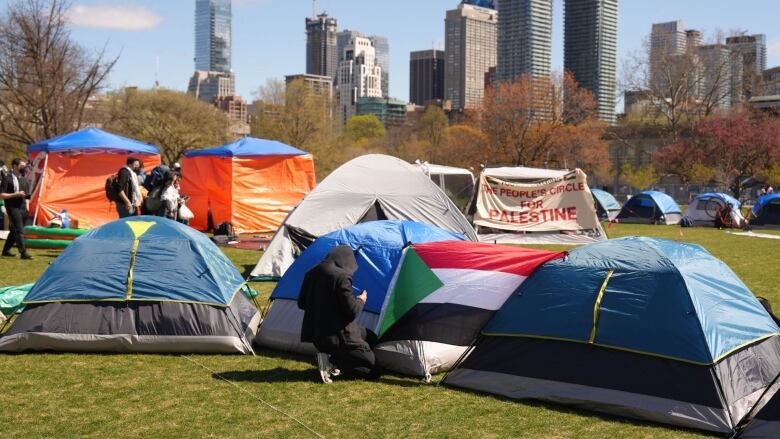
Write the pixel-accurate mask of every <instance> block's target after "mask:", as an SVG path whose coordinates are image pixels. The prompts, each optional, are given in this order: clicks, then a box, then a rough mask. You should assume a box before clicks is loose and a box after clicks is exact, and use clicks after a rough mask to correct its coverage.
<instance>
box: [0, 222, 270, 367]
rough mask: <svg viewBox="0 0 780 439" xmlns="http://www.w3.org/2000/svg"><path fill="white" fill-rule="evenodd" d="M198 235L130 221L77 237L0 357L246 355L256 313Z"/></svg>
mask: <svg viewBox="0 0 780 439" xmlns="http://www.w3.org/2000/svg"><path fill="white" fill-rule="evenodd" d="M244 287H245V283H244V280H243V278H242V276H241V274H240V273H239V272H238V271H237V270H236V268H235V267H234V266H233V264H232V263H231V262H230V260H229V259H228V258H227V257H226V256H225V255H224V254H222V252H221V251H219V249H218V248H217V247H216V245H214V244H213V243H212V242H211V241H210V240H209V239H208V238H207V237H206V236H205V235H203V234H202V233H200V232H198V231H196V230H194V229H192V228H190V227H187V226H185V225H182V224H179V223H177V222H174V221H171V220H168V219H165V218H159V217H153V216H140V217H129V218H124V219H120V220H117V221H114V222H111V223H108V224H106V225H104V226H102V227H99V228H97V229H93V230H91V231H90V232H88V233H87V234H85V235H83V236H81V237H79V238H78V239H76V240H75V241H73V244H71V245H70V246H68V248H67V249H65V251H63V252H62V254H61V255H60V256H59V257H58V258H57V259H56V260H55V261H54V263H52V265H50V266H49V268H47V269H46V271H45V272H44V273H43V275H42V276H41V277H40V279H38V281H37V282H36V283H35V285H34V286H33V288H32V290H30V292H29V293H28V294H27V297H26V298H25V300H24V302H23V303H24V305H25V309H24V311H23V312H22V313H21V315H19V317H18V318H17V319H16V321H14V323H13V325H12V326H11V328H10V329H9V330H8V332H7V333H6V334H5V335H3V336H2V337H0V351H10V352H20V351H42V350H51V351H70V352H155V353H252V347H251V340H252V339H253V338H254V335H255V331H256V329H257V325H258V324H259V323H260V313H259V312H258V310H257V308H256V307H255V306H254V304H253V303H252V302H251V301H250V300H249V299H248V298H247V297H245V296H244V293H243V292H242V290H243V288H244Z"/></svg>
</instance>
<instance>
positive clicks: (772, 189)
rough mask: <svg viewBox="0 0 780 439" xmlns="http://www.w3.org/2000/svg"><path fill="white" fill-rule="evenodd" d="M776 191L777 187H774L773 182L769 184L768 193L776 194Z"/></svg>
mask: <svg viewBox="0 0 780 439" xmlns="http://www.w3.org/2000/svg"><path fill="white" fill-rule="evenodd" d="M774 193H775V188H773V187H772V185H771V184H770V185H769V186H767V188H766V194H767V195H769V194H774Z"/></svg>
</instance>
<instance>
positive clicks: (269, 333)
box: [256, 221, 464, 353]
mask: <svg viewBox="0 0 780 439" xmlns="http://www.w3.org/2000/svg"><path fill="white" fill-rule="evenodd" d="M459 239H464V237H463V235H462V234H458V233H454V232H449V231H446V230H442V229H439V228H438V227H434V226H429V225H427V224H420V223H415V222H412V221H372V222H369V223H365V224H358V225H355V226H352V227H347V228H344V229H341V230H337V231H335V232H332V233H328V234H327V235H325V236H322V237H320V238H319V239H317V240H316V241H314V243H313V244H311V245H310V246H309V247H308V248H307V249H306V250H305V251H304V252H303V254H301V256H300V257H299V258H298V259H296V260H295V262H294V263H293V264H292V266H291V267H290V268H289V269H288V270H287V272H286V273H285V274H284V276H283V277H282V278H281V279H280V280H279V283H278V284H277V285H276V288H274V291H273V293H272V294H271V301H272V302H271V306H270V308H269V310H268V313H267V315H266V318H265V321H264V322H263V325H262V326H261V327H260V331H259V334H258V336H257V338H256V341H257V343H258V344H259V345H261V346H265V347H270V348H274V349H279V350H284V351H288V352H300V353H314V352H315V351H314V347H313V346H311V344H308V343H306V344H304V343H301V323H302V322H303V311H301V310H300V309H298V305H297V300H298V293H299V292H300V290H301V285H302V284H303V278H304V276H305V275H306V273H307V272H308V271H309V270H310V269H311V268H312V267H314V266H315V265H317V264H319V263H320V262H322V261H323V260H324V259H325V257H326V256H327V255H328V253H329V252H330V250H331V249H332V248H334V247H336V246H338V245H348V246H350V247H352V248H353V249H355V250H356V252H355V258H356V259H357V263H358V270H357V271H356V272H355V276H354V278H353V280H352V285H353V288H354V289H355V292H356V293H357V294H359V293H360V292H361V291H363V290H366V291H367V292H368V302H366V305H365V307H364V308H363V312H362V313H361V314H360V316H359V317H358V321H359V322H360V323H361V324H362V325H363V326H365V327H367V328H374V327H375V326H376V322H377V319H378V317H379V312H380V311H381V309H382V304H383V303H384V299H385V295H386V293H387V290H388V288H387V287H388V285H389V284H390V279H391V278H392V277H393V274H394V273H395V269H396V266H397V264H398V260H399V259H400V258H401V254H402V252H403V249H404V247H405V246H407V245H409V244H413V243H421V242H431V241H452V240H459Z"/></svg>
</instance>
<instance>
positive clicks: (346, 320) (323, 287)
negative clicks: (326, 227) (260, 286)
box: [298, 245, 380, 383]
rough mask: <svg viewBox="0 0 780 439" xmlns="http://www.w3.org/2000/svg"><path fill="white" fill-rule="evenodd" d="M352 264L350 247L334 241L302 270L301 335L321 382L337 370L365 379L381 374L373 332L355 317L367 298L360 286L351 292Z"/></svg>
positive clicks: (355, 267) (353, 261) (333, 374)
mask: <svg viewBox="0 0 780 439" xmlns="http://www.w3.org/2000/svg"><path fill="white" fill-rule="evenodd" d="M357 268H358V266H357V261H356V260H355V255H354V253H353V251H352V249H351V248H350V247H349V246H346V245H340V246H337V247H335V248H333V249H332V250H331V251H330V253H329V254H328V256H327V257H326V258H325V260H323V261H322V262H321V263H319V264H318V265H316V266H315V267H314V268H312V269H311V270H309V272H308V273H306V276H305V277H304V279H303V285H302V286H301V292H300V294H299V295H298V308H300V309H302V310H303V311H304V314H303V325H302V327H301V341H302V342H309V343H314V347H316V348H317V351H318V353H317V366H318V367H319V369H320V375H321V377H322V381H323V382H325V383H330V382H331V376H336V375H338V373H340V371H344V372H345V373H349V374H352V375H355V376H357V377H360V378H366V379H377V378H379V375H380V371H379V368H378V367H377V365H376V358H375V357H374V352H373V351H372V350H371V345H370V344H369V340H371V341H372V342H373V341H374V340H375V339H376V336H374V335H373V333H371V332H369V331H368V330H366V328H363V327H361V326H360V325H358V324H357V322H356V321H355V319H356V318H357V316H358V315H359V314H360V312H361V311H362V310H363V306H364V305H365V304H366V299H367V298H368V295H367V293H366V292H365V291H363V292H362V293H361V294H360V295H359V296H357V297H355V294H354V293H353V292H352V276H353V275H354V273H355V271H357ZM331 361H332V363H334V364H335V367H334V366H333V365H332V364H331ZM336 368H338V369H336Z"/></svg>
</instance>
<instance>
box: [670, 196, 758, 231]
mask: <svg viewBox="0 0 780 439" xmlns="http://www.w3.org/2000/svg"><path fill="white" fill-rule="evenodd" d="M726 205H730V206H731V208H732V209H731V221H732V223H733V224H742V223H743V222H744V221H745V218H744V217H743V216H742V213H741V212H740V210H739V208H740V207H741V204H740V203H739V201H737V199H736V198H734V197H732V196H731V195H728V194H723V193H718V192H709V193H706V194H699V195H697V196H696V197H694V198H693V200H692V201H691V203H690V204H689V205H688V210H686V211H685V216H684V218H687V219H688V220H689V221H690V223H691V224H693V225H694V226H709V227H713V226H714V225H715V218H717V217H718V215H721V214H722V212H723V209H724V208H725V207H726Z"/></svg>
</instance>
